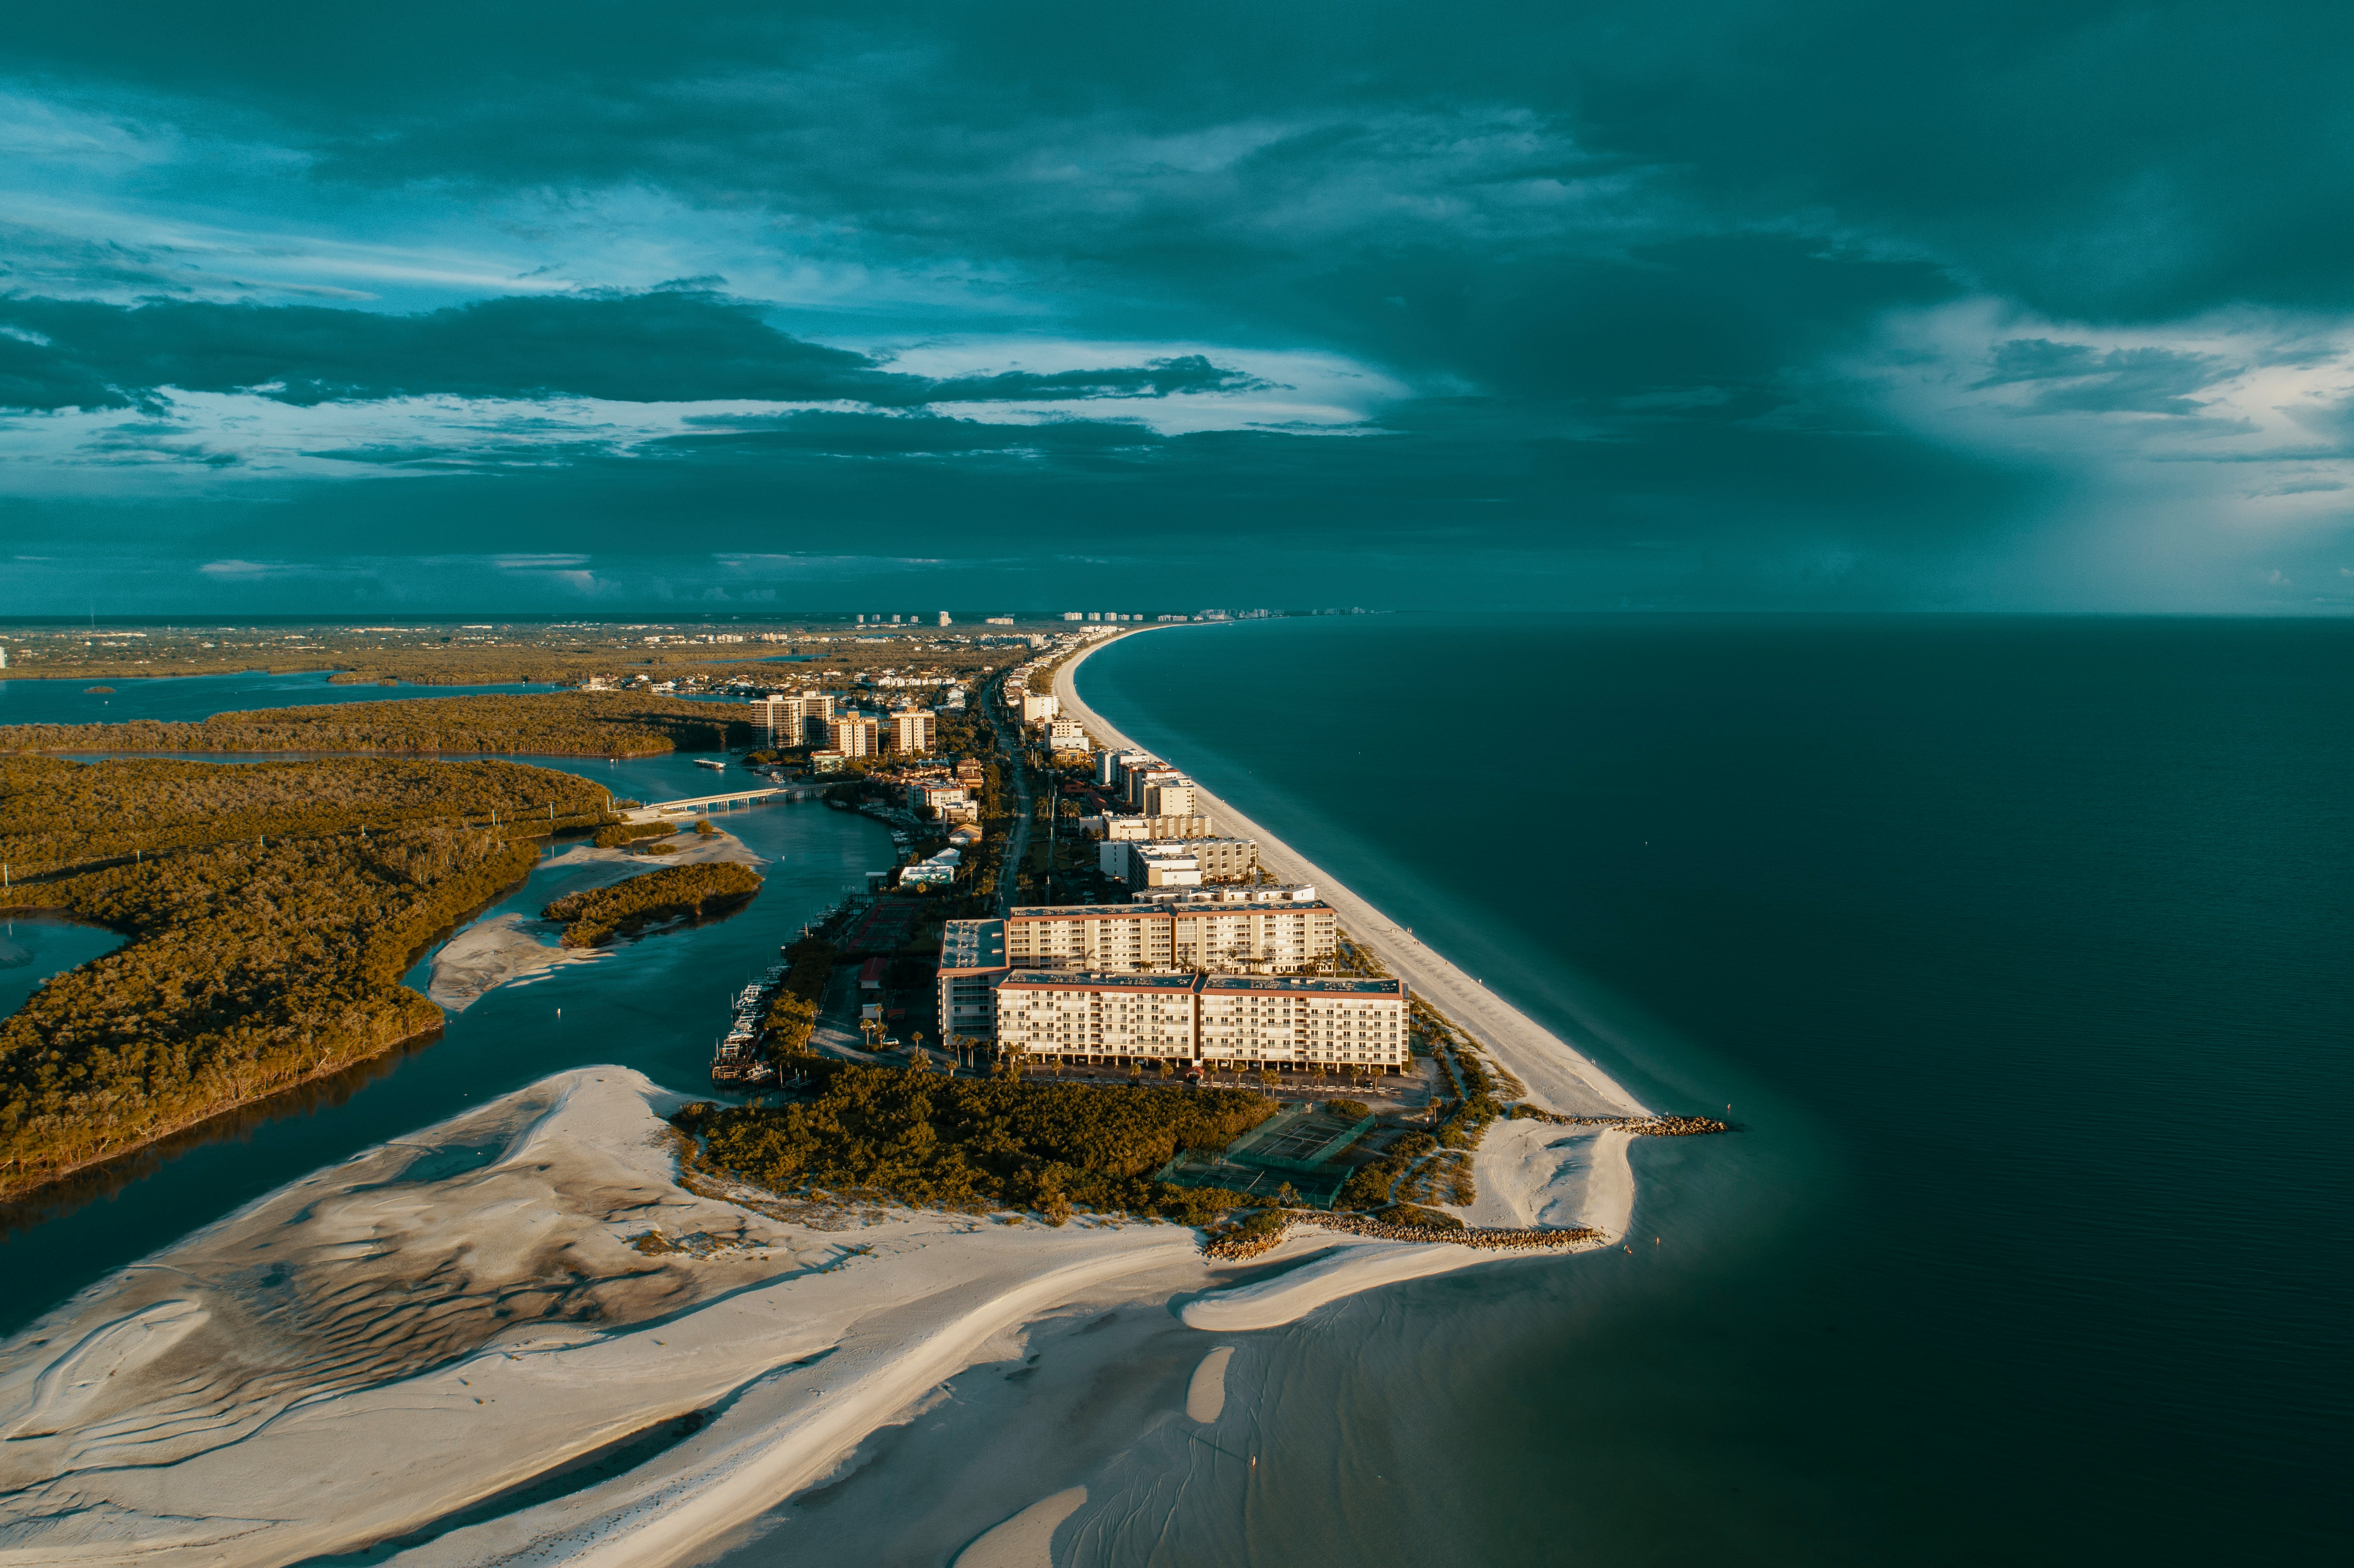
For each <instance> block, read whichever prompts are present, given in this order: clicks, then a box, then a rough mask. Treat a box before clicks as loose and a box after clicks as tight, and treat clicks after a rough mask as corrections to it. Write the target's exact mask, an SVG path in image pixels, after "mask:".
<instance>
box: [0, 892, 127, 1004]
mask: <svg viewBox="0 0 2354 1568" xmlns="http://www.w3.org/2000/svg"><path fill="white" fill-rule="evenodd" d="M121 946H122V938H120V937H118V936H116V935H115V934H114V933H113V932H111V931H100V930H94V929H92V928H91V927H88V926H73V925H69V924H67V923H66V922H64V921H62V920H47V919H25V918H23V917H21V916H20V917H18V918H16V919H0V1018H5V1017H6V1016H7V1015H8V1014H10V1013H12V1012H16V1010H17V1009H18V1008H20V1007H22V1006H24V1005H25V1001H26V999H27V997H29V996H31V995H32V994H33V993H34V992H35V991H38V990H40V989H41V987H42V985H43V984H44V983H45V982H47V981H48V979H49V977H50V976H51V975H60V974H63V973H65V972H66V970H68V969H72V968H74V967H75V966H76V965H78V964H86V963H88V962H90V959H97V958H103V957H105V956H106V955H107V954H109V953H111V952H112V951H114V949H115V948H119V947H121Z"/></svg>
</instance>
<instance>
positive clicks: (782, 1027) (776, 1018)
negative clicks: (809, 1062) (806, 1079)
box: [763, 937, 840, 1056]
mask: <svg viewBox="0 0 2354 1568" xmlns="http://www.w3.org/2000/svg"><path fill="white" fill-rule="evenodd" d="M839 956H840V954H839V951H838V950H837V949H836V948H835V947H834V945H833V944H832V943H831V942H829V941H826V940H824V939H823V938H819V937H803V938H801V940H800V941H798V942H795V943H794V944H793V945H792V946H791V947H790V948H786V949H785V961H786V963H787V964H788V965H789V966H790V967H789V968H788V969H786V970H785V978H784V980H783V982H782V983H781V984H779V986H778V987H777V994H776V997H775V999H774V1000H772V1001H770V1002H769V1016H768V1017H767V1019H766V1020H764V1021H763V1022H764V1027H765V1028H766V1029H767V1031H768V1034H769V1049H771V1050H772V1051H774V1052H776V1053H777V1054H779V1055H785V1056H800V1055H803V1054H807V1053H808V1051H809V1043H810V1036H811V1034H813V1033H816V1032H817V1013H818V1008H819V1007H820V1005H821V1004H822V1003H823V1001H825V987H826V981H828V980H831V979H832V977H833V965H834V960H835V959H837V958H838V957H839Z"/></svg>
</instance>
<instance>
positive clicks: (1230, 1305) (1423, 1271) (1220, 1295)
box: [1177, 1230, 1507, 1334]
mask: <svg viewBox="0 0 2354 1568" xmlns="http://www.w3.org/2000/svg"><path fill="white" fill-rule="evenodd" d="M1319 1252H1322V1253H1326V1254H1328V1255H1327V1256H1324V1257H1320V1258H1317V1259H1315V1261H1313V1262H1310V1263H1303V1264H1301V1265H1300V1266H1299V1267H1297V1268H1294V1269H1292V1270H1291V1271H1290V1272H1288V1273H1287V1274H1279V1275H1278V1276H1276V1277H1274V1278H1273V1279H1268V1280H1263V1281H1261V1282H1260V1283H1258V1284H1257V1285H1245V1286H1240V1287H1236V1288H1235V1289H1233V1290H1221V1291H1218V1292H1216V1293H1215V1294H1214V1295H1209V1296H1204V1297H1200V1298H1196V1299H1194V1300H1192V1301H1188V1302H1187V1303H1186V1304H1185V1306H1184V1308H1182V1310H1181V1311H1180V1312H1179V1313H1178V1314H1177V1316H1178V1318H1179V1319H1180V1320H1181V1321H1182V1322H1183V1323H1184V1325H1185V1326H1186V1327H1187V1328H1189V1329H1200V1330H1204V1331H1206V1332H1209V1333H1213V1334H1236V1333H1244V1332H1247V1331H1248V1330H1253V1329H1278V1328H1281V1327H1282V1326H1283V1325H1284V1324H1286V1323H1294V1322H1298V1321H1299V1319H1302V1318H1305V1317H1306V1316H1308V1314H1309V1313H1310V1312H1313V1311H1314V1310H1316V1308H1319V1307H1322V1306H1325V1305H1327V1304H1328V1303H1331V1302H1334V1301H1338V1300H1340V1299H1341V1298H1342V1297H1344V1296H1354V1295H1355V1294H1357V1293H1358V1292H1359V1291H1361V1290H1371V1289H1373V1287H1375V1286H1379V1285H1394V1284H1396V1283H1397V1282H1398V1281H1400V1280H1404V1279H1421V1278H1424V1277H1426V1276H1429V1275H1433V1274H1452V1273H1453V1272H1454V1271H1455V1270H1457V1269H1458V1268H1474V1267H1477V1266H1479V1265H1480V1264H1483V1263H1493V1262H1495V1261H1496V1260H1497V1259H1498V1258H1499V1257H1502V1256H1506V1255H1507V1254H1502V1253H1494V1252H1486V1251H1482V1250H1481V1249H1479V1248H1478V1247H1469V1246H1432V1245H1417V1244H1416V1243H1412V1242H1392V1241H1361V1240H1359V1239H1358V1238H1356V1237H1355V1236H1351V1235H1347V1234H1342V1233H1341V1232H1337V1231H1325V1230H1314V1231H1303V1232H1297V1233H1295V1234H1293V1235H1291V1236H1290V1237H1289V1238H1288V1239H1287V1240H1286V1241H1285V1242H1284V1243H1283V1245H1280V1246H1278V1247H1276V1248H1275V1249H1274V1250H1272V1251H1270V1252H1267V1253H1265V1254H1263V1255H1262V1258H1263V1260H1266V1261H1273V1262H1283V1261H1285V1260H1286V1259H1287V1258H1289V1257H1302V1256H1310V1255H1313V1254H1315V1253H1319Z"/></svg>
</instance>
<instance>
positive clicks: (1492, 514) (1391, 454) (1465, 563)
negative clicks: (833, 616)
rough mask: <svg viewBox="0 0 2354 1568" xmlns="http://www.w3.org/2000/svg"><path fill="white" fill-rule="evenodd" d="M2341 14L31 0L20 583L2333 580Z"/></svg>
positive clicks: (1825, 1) (63, 590)
mask: <svg viewBox="0 0 2354 1568" xmlns="http://www.w3.org/2000/svg"><path fill="white" fill-rule="evenodd" d="M2349 56H2354V11H2349V10H2348V9H2347V8H2345V7H2343V6H2326V5H2262V4H2235V5H2149V4H2067V3H2064V0H2041V3H2038V4H2009V3H2001V0H1997V3H1991V4H1981V5H1976V6H1972V7H1967V8H1965V11H1963V12H1956V11H1953V10H1951V9H1946V10H1938V9H1936V8H1927V7H1916V6H1892V5H1886V4H1884V3H1879V4H1869V5H1867V4H1861V3H1849V0H1813V3H1811V4H1781V5H1757V4H1739V3H1725V0H1690V3H1688V4H1685V5H1675V6H1663V5H1657V4H1640V5H1638V4H1617V3H1609V0H1603V3H1579V0H1547V3H1544V4H1531V5H1500V4H1486V3H1481V0H1458V3H1455V4H1450V5H1443V6H1434V5H1427V4H1412V5H1408V4H1393V3H1389V0H1351V3H1349V4H1345V5H1341V4H1323V3H1318V0H1292V3H1289V4H1285V5H1267V4H1265V0H1259V3H1257V4H1251V5H1225V4H1194V5H1172V6H1160V7H1121V6H1104V5H1065V4H1057V5H1042V4H1023V3H1020V0H1007V3H997V4H991V5H980V4H975V3H973V0H960V3H946V4H937V5H934V4H888V3H885V4H878V3H876V0H863V3H861V4H857V5H834V4H828V3H816V4H800V5H793V6H790V7H788V6H780V5H774V4H769V5H740V4H735V3H733V0H708V3H706V4H703V5H696V6H693V7H680V8H664V7H651V6H647V5H620V4H613V3H610V0H565V3H564V4H561V5H551V4H540V3H538V0H504V3H502V4H500V5H481V4H479V3H474V4H468V5H452V4H448V3H447V0H407V3H405V4H403V5H398V6H397V7H396V6H390V5H376V4H373V3H366V0H362V3H346V4H343V5H334V6H321V5H314V4H304V5H289V4H284V3H282V0H277V3H267V4H264V3H252V4H243V3H239V4H228V3H222V0H173V3H171V4H164V3H161V0H127V3H124V4H118V5H110V6H104V7H93V6H51V7H45V8H41V9H40V10H39V11H38V12H33V11H27V10H20V11H19V12H18V13H16V15H15V16H13V17H12V20H11V22H10V25H9V42H8V46H7V48H5V51H0V154H5V156H0V562H5V570H0V614H14V615H38V614H80V613H83V612H84V611H85V610H92V611H95V612H96V613H99V614H118V615H120V614H130V615H146V614H160V615H168V614H171V613H174V612H179V611H207V612H210V611H222V612H226V611H228V610H231V609H244V610H249V611H252V612H255V613H265V612H268V613H308V612H319V613H346V612H358V613H366V612H370V611H373V610H376V609H396V608H398V609H411V610H414V611H418V612H420V613H421V612H427V611H431V610H437V609H440V610H461V611H473V610H482V609H508V610H513V611H516V612H525V611H536V612H563V611H572V610H579V611H599V610H603V611H626V610H634V609H663V608H676V609H684V608H687V607H692V606H707V607H709V608H710V609H711V610H712V611H713V612H714V613H718V612H723V611H725V612H742V613H760V614H766V613H770V612H777V613H783V612H788V611H791V610H796V609H844V610H847V609H870V608H881V609H894V610H898V609H922V610H929V609H933V608H936V607H944V606H957V607H984V606H985V607H988V608H991V609H1000V608H1002V609H1050V610H1051V609H1064V608H1092V607H1096V606H1097V605H1098V604H1099V605H1101V606H1103V607H1109V608H1125V609H1131V610H1141V611H1146V612H1155V611H1162V610H1177V609H1203V608H1208V607H1212V606H1217V607H1233V608H1243V607H1251V606H1257V605H1271V606H1291V607H1317V606H1326V605H1351V604H1363V605H1366V606H1369V607H1398V608H1410V607H1440V608H1451V607H1476V606H1496V607H1500V608H1507V607H1509V608H1587V609H1621V608H1627V609H1645V608H1659V609H1873V610H1889V609H1894V610H1909V609H1945V610H1954V609H1994V610H2029V611H2041V610H2081V611H2094V612H2139V611H2154V612H2226V613H2269V614H2281V613H2303V614H2339V613H2345V612H2347V611H2348V610H2349V609H2354V527H2350V526H2349V518H2354V499H2349V498H2354V490H2349V485H2354V357H2350V356H2354V267H2349V265H2348V264H2347V260H2346V259H2347V257H2348V256H2349V254H2354V245H2349V241H2354V202H2349V200H2348V199H2347V193H2348V190H2349V183H2354V181H2350V180H2349V176H2354V124H2349V123H2348V122H2349V120H2354V97H2349V95H2348V94H2347V92H2346V91H2345V90H2344V86H2343V82H2342V79H2341V76H2342V69H2341V62H2342V61H2344V60H2345V59H2346V58H2349Z"/></svg>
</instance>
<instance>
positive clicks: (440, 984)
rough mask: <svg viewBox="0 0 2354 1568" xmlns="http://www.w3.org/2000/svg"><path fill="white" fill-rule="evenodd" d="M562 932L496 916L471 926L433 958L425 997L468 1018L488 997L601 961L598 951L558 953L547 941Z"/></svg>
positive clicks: (546, 924)
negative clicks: (565, 968) (573, 966)
mask: <svg viewBox="0 0 2354 1568" xmlns="http://www.w3.org/2000/svg"><path fill="white" fill-rule="evenodd" d="M562 929H563V927H561V926H559V925H557V923H556V922H554V921H552V920H535V919H533V918H532V917H531V916H528V915H522V914H514V915H494V916H492V917H491V918H489V919H487V920H483V921H480V922H478V923H476V924H474V925H472V926H469V927H466V928H465V929H464V930H462V931H461V932H459V933H458V934H457V935H456V936H455V937H452V938H450V940H449V941H448V942H446V943H444V944H443V945H442V948H441V950H440V952H438V953H436V954H434V955H433V978H432V980H431V982H430V983H429V984H428V985H427V986H426V988H425V994H426V996H427V997H429V998H430V999H431V1001H432V1002H433V1004H434V1005H435V1006H437V1007H440V1008H442V1009H443V1010H445V1011H447V1012H465V1011H466V1009H468V1008H470V1007H472V1006H473V1005H474V1003H476V1002H477V1001H481V1000H482V993H483V992H485V991H492V990H494V989H496V988H497V987H499V986H503V985H511V984H513V983H514V982H515V981H516V980H529V979H531V978H532V977H533V976H535V975H542V974H546V972H547V971H548V970H550V969H560V968H562V967H563V966H564V965H566V964H585V963H591V962H594V961H595V960H596V959H598V957H599V951H598V949H596V948H559V947H557V946H556V945H555V944H554V943H553V942H552V941H550V940H543V939H542V938H553V937H554V936H556V935H557V933H558V932H560V931H561V930H562Z"/></svg>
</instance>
